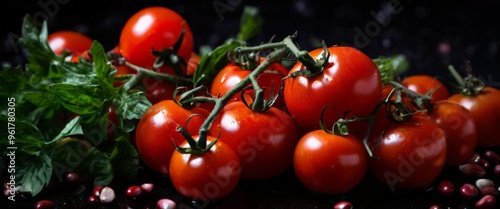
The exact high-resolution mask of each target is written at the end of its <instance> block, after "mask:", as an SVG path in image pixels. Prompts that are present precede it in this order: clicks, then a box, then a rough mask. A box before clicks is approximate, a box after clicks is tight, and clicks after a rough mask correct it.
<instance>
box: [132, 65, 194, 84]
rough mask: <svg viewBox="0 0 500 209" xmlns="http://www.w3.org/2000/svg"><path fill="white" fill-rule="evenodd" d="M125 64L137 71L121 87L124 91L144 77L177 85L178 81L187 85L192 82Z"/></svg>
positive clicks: (187, 79)
mask: <svg viewBox="0 0 500 209" xmlns="http://www.w3.org/2000/svg"><path fill="white" fill-rule="evenodd" d="M125 64H126V65H127V66H129V67H131V68H132V69H134V70H136V71H137V75H136V76H134V77H132V78H131V79H130V80H128V81H127V82H126V83H125V84H123V86H124V87H123V88H124V89H126V90H128V89H130V88H132V87H133V86H135V85H136V84H137V83H138V82H139V81H141V80H142V78H144V77H152V78H157V79H161V80H166V81H168V82H171V83H177V82H179V81H180V82H187V83H191V82H192V80H191V79H189V78H184V77H181V76H176V75H170V74H166V73H158V72H155V71H152V70H149V69H146V68H143V67H139V66H137V65H134V64H132V63H130V62H125Z"/></svg>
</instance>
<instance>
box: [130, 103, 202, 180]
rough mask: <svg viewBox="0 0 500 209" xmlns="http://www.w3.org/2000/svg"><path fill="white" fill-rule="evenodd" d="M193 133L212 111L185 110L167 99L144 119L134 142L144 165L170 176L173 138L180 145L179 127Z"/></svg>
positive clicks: (199, 109)
mask: <svg viewBox="0 0 500 209" xmlns="http://www.w3.org/2000/svg"><path fill="white" fill-rule="evenodd" d="M194 114H198V115H201V116H193V117H192V118H191V119H190V120H189V123H188V124H187V131H188V132H189V133H190V134H197V133H198V130H199V128H200V126H201V124H202V123H203V121H204V118H206V116H208V114H209V112H208V111H206V110H205V109H202V108H193V109H190V110H187V109H184V108H182V107H181V106H179V105H178V104H177V103H175V102H174V101H173V100H164V101H161V102H159V103H156V104H154V105H153V106H151V107H150V108H149V109H148V110H147V111H146V112H145V113H144V115H143V116H142V118H141V120H140V121H139V124H138V125H137V128H136V137H135V143H136V145H137V151H138V153H139V156H140V157H141V159H142V160H143V161H144V163H145V164H146V165H147V166H149V167H151V168H152V169H154V170H156V171H157V172H160V173H162V174H168V173H169V170H168V167H169V164H170V157H171V156H172V153H173V152H174V150H175V146H174V144H173V143H172V139H173V140H176V143H178V144H181V143H182V141H183V138H182V135H181V133H179V132H177V131H176V128H177V126H178V125H181V126H182V127H186V122H187V121H188V118H189V117H191V116H192V115H194Z"/></svg>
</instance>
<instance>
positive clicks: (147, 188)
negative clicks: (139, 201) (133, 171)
mask: <svg viewBox="0 0 500 209" xmlns="http://www.w3.org/2000/svg"><path fill="white" fill-rule="evenodd" d="M153 188H154V184H150V183H144V184H142V185H141V189H142V191H143V192H144V193H151V192H152V191H153Z"/></svg>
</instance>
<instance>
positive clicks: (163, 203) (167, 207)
mask: <svg viewBox="0 0 500 209" xmlns="http://www.w3.org/2000/svg"><path fill="white" fill-rule="evenodd" d="M175 207H176V204H175V202H174V201H172V200H171V199H160V200H158V202H157V203H156V209H174V208H175Z"/></svg>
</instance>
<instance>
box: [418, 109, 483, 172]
mask: <svg viewBox="0 0 500 209" xmlns="http://www.w3.org/2000/svg"><path fill="white" fill-rule="evenodd" d="M425 116H426V117H427V118H429V119H431V120H432V121H434V122H435V123H436V124H437V125H439V127H441V129H443V131H444V132H445V133H446V146H447V154H446V165H448V166H456V165H461V164H464V163H465V162H466V161H467V160H468V159H469V158H470V156H472V154H473V153H474V150H475V148H476V145H477V127H476V123H475V122H474V118H473V117H472V115H471V114H470V112H469V111H468V110H467V109H465V108H464V107H462V106H461V105H459V104H457V103H455V102H452V101H448V100H441V101H438V102H436V103H435V104H434V105H433V107H432V109H431V110H430V111H427V112H426V113H425Z"/></svg>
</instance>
